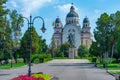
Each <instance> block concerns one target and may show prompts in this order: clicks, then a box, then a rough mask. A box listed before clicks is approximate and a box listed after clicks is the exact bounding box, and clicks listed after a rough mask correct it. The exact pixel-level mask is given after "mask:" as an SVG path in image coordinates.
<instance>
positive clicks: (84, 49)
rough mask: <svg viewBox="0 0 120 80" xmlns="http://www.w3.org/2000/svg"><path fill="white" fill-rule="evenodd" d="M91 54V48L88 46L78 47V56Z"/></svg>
mask: <svg viewBox="0 0 120 80" xmlns="http://www.w3.org/2000/svg"><path fill="white" fill-rule="evenodd" d="M88 54H89V50H88V48H87V47H86V46H84V45H80V46H79V48H78V56H79V57H80V58H83V57H86V56H87V55H88Z"/></svg>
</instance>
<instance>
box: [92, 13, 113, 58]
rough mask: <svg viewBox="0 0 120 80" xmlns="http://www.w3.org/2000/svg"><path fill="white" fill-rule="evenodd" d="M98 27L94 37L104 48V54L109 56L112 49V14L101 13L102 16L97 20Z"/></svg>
mask: <svg viewBox="0 0 120 80" xmlns="http://www.w3.org/2000/svg"><path fill="white" fill-rule="evenodd" d="M96 25H97V27H96V29H95V30H94V37H95V40H96V42H97V43H98V44H100V46H101V47H103V49H104V56H105V57H107V56H108V52H109V50H110V44H109V42H110V41H109V40H110V39H109V38H110V36H111V35H110V32H111V25H110V16H109V15H108V14H107V13H103V14H101V16H100V18H98V20H97V22H96Z"/></svg>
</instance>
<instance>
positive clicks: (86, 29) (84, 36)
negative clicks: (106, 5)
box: [81, 17, 92, 48]
mask: <svg viewBox="0 0 120 80" xmlns="http://www.w3.org/2000/svg"><path fill="white" fill-rule="evenodd" d="M90 28H91V27H90V22H89V19H88V17H85V18H84V20H83V27H82V31H81V44H82V45H85V46H86V47H88V48H90V46H91V44H92V34H91V32H90Z"/></svg>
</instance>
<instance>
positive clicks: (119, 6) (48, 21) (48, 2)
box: [6, 0, 120, 45]
mask: <svg viewBox="0 0 120 80" xmlns="http://www.w3.org/2000/svg"><path fill="white" fill-rule="evenodd" d="M71 3H73V5H74V7H75V9H76V12H77V13H78V15H79V18H80V25H81V28H82V25H83V24H82V23H83V19H84V18H85V17H86V16H87V17H88V18H89V21H90V27H91V32H92V33H93V30H94V29H95V27H96V21H97V19H98V18H99V17H100V15H101V14H103V13H108V14H112V13H115V12H117V11H118V10H120V0H8V2H7V4H6V6H7V8H9V9H11V10H14V9H15V10H17V12H18V13H19V14H22V15H23V16H24V17H27V18H28V19H29V16H30V14H31V15H32V17H33V18H34V17H36V16H41V17H43V18H44V20H45V27H46V29H47V30H46V32H45V33H42V31H41V30H40V28H41V26H42V21H41V20H40V19H37V20H35V21H34V26H35V28H36V30H37V32H38V34H39V35H40V36H42V38H43V39H46V43H47V44H48V45H49V44H50V43H51V38H52V35H53V33H54V29H53V26H52V22H53V21H55V19H56V18H57V17H59V18H60V19H61V21H62V24H63V25H65V19H66V15H67V14H68V12H69V11H70V6H71ZM26 29H27V22H26V21H25V22H24V27H23V28H22V33H23V34H24V32H25V30H26Z"/></svg>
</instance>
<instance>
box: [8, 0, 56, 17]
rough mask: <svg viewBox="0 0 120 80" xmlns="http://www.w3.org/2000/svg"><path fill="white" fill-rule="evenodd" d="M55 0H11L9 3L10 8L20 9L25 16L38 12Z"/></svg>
mask: <svg viewBox="0 0 120 80" xmlns="http://www.w3.org/2000/svg"><path fill="white" fill-rule="evenodd" d="M54 1H55V0H9V1H8V3H7V5H8V7H9V8H10V9H16V10H19V12H20V13H21V14H23V16H25V17H28V16H29V15H30V14H31V13H33V12H36V11H37V10H38V9H40V8H42V7H43V6H45V5H48V3H52V2H54Z"/></svg>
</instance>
